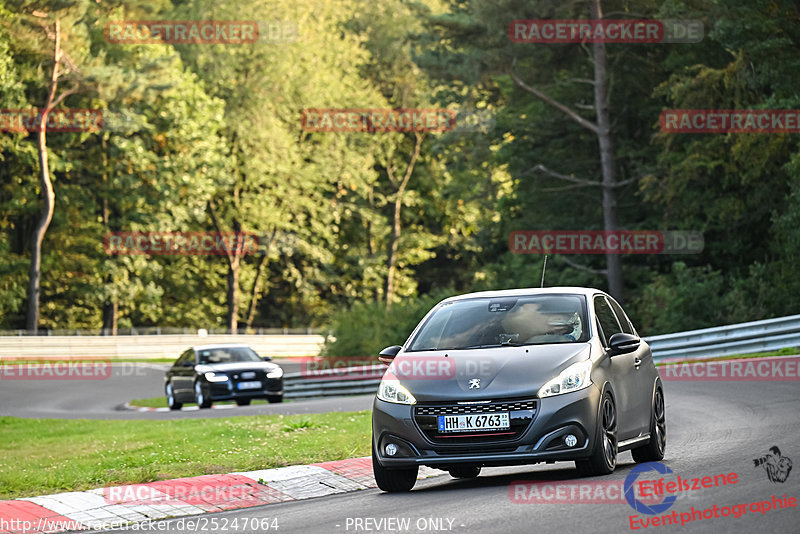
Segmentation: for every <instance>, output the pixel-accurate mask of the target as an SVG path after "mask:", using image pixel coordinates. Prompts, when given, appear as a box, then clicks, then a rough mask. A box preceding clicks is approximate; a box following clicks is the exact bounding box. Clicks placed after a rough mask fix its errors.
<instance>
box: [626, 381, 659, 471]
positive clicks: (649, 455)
mask: <svg viewBox="0 0 800 534" xmlns="http://www.w3.org/2000/svg"><path fill="white" fill-rule="evenodd" d="M666 448H667V416H666V410H665V406H664V392H663V391H661V388H658V389H656V394H655V395H653V408H652V410H651V416H650V441H648V442H647V445H642V446H641V447H637V448H635V449H632V450H631V455H632V456H633V460H634V461H635V462H636V463H644V462H660V461H661V460H663V459H664V451H665V450H666Z"/></svg>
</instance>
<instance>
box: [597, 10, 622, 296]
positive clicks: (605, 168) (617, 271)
mask: <svg viewBox="0 0 800 534" xmlns="http://www.w3.org/2000/svg"><path fill="white" fill-rule="evenodd" d="M592 18H594V19H597V20H599V19H602V18H603V10H602V7H601V5H600V0H594V1H593V2H592ZM592 48H593V52H594V106H595V109H596V110H597V141H598V145H599V147H600V167H601V169H602V173H603V186H602V187H603V229H604V230H605V231H607V232H610V231H614V230H617V226H618V223H617V189H616V186H617V180H616V175H615V162H614V146H613V140H612V137H611V119H610V118H609V111H608V72H607V69H606V45H605V43H594V44H593V47H592ZM606 267H607V269H606V271H607V274H606V277H607V281H608V292H609V293H610V294H611V295H612V296H613V297H614V298H616V299H617V300H619V301H620V302H621V301H622V297H623V295H622V288H623V281H622V262H621V261H620V256H619V254H606Z"/></svg>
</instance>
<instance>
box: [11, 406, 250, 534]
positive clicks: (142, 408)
mask: <svg viewBox="0 0 800 534" xmlns="http://www.w3.org/2000/svg"><path fill="white" fill-rule="evenodd" d="M233 408H237V406H236V405H235V404H217V405H214V406H212V407H211V409H212V410H231V409H233ZM121 409H122V410H125V411H128V412H169V411H171V410H170V409H169V408H167V407H166V406H164V407H161V408H153V407H148V406H134V405H133V404H131V403H129V402H126V403H125V404H123V405H122V408H121ZM199 410H200V407H199V406H184V407H183V408H181V411H182V412H196V411H199ZM0 532H2V531H1V530H0Z"/></svg>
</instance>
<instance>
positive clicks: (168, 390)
mask: <svg viewBox="0 0 800 534" xmlns="http://www.w3.org/2000/svg"><path fill="white" fill-rule="evenodd" d="M164 393H165V394H166V396H167V406H168V407H169V409H170V410H180V409H181V408H183V403H181V402H176V401H175V392H174V391H172V384H170V383H169V382H167V384H166V385H165V386H164Z"/></svg>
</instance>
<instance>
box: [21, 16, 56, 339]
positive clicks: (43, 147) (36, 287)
mask: <svg viewBox="0 0 800 534" xmlns="http://www.w3.org/2000/svg"><path fill="white" fill-rule="evenodd" d="M55 30H56V32H55V45H54V49H53V70H52V72H51V75H50V91H49V92H48V94H47V101H46V102H45V106H44V109H43V110H42V115H41V117H40V118H39V131H38V132H37V136H36V140H37V148H38V151H39V180H40V183H41V187H42V197H43V198H42V200H43V204H42V213H41V216H40V217H39V222H38V223H37V224H36V227H35V228H34V230H33V243H31V267H30V272H29V280H28V314H27V317H26V321H25V328H26V329H27V330H28V331H30V332H31V333H33V334H36V333H37V332H38V331H39V298H40V289H41V288H40V284H41V276H42V242H43V241H44V235H45V233H46V232H47V228H48V226H50V221H52V220H53V211H54V209H55V202H56V195H55V192H54V191H53V183H52V182H51V180H50V166H49V164H48V161H47V116H48V115H49V113H50V110H51V108H52V107H53V102H54V99H55V95H56V89H57V87H58V63H59V61H60V60H61V25H60V23H59V21H56V23H55Z"/></svg>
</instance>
